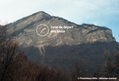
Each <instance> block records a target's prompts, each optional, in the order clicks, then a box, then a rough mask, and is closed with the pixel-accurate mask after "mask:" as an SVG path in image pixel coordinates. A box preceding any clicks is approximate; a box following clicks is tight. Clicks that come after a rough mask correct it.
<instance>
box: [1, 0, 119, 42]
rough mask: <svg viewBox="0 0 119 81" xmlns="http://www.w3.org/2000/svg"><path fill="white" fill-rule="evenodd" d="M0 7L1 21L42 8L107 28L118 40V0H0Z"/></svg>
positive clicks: (41, 9)
mask: <svg viewBox="0 0 119 81" xmlns="http://www.w3.org/2000/svg"><path fill="white" fill-rule="evenodd" d="M0 10H1V12H0V24H5V23H10V22H14V21H16V20H18V19H21V18H23V17H26V16H28V15H31V14H33V13H36V12H39V11H44V12H46V13H48V14H50V15H52V16H59V17H62V18H64V19H67V20H69V21H71V22H74V23H76V24H82V23H87V24H94V25H98V26H105V27H107V28H110V29H111V30H112V33H113V36H114V37H115V38H116V41H117V42H119V0H0Z"/></svg>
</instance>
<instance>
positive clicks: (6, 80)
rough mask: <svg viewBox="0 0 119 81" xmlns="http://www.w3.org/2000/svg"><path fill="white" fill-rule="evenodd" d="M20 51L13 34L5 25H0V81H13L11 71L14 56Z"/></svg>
mask: <svg viewBox="0 0 119 81" xmlns="http://www.w3.org/2000/svg"><path fill="white" fill-rule="evenodd" d="M18 53H20V52H19V51H18V43H17V42H15V41H14V39H13V34H9V33H8V30H7V25H5V26H0V70H1V73H0V75H1V77H0V80H1V81H13V80H12V75H13V74H12V71H13V70H14V68H13V66H14V63H15V57H16V56H17V54H18Z"/></svg>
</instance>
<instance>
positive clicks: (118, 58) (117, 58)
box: [103, 51, 119, 77]
mask: <svg viewBox="0 0 119 81" xmlns="http://www.w3.org/2000/svg"><path fill="white" fill-rule="evenodd" d="M104 54H105V65H104V70H103V73H104V75H105V76H107V77H119V52H118V51H114V57H112V56H111V54H110V52H109V51H105V53H104Z"/></svg>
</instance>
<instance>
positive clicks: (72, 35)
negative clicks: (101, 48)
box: [8, 11, 115, 48]
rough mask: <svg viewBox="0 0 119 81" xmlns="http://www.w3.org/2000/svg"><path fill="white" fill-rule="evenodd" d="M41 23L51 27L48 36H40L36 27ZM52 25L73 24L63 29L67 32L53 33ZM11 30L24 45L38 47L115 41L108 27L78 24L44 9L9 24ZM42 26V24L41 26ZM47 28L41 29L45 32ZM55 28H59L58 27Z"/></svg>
mask: <svg viewBox="0 0 119 81" xmlns="http://www.w3.org/2000/svg"><path fill="white" fill-rule="evenodd" d="M40 24H45V25H47V26H48V28H49V33H48V34H47V35H46V36H39V35H38V34H37V33H36V31H37V30H36V28H37V27H38V26H39V25H40ZM51 26H62V27H64V26H72V27H73V28H71V29H66V28H65V29H63V30H65V33H51V31H52V29H51ZM8 27H9V31H11V32H13V31H15V32H16V36H15V38H16V39H17V40H18V41H19V43H20V45H23V46H35V47H38V48H41V47H44V46H57V45H78V44H81V43H88V42H97V41H99V42H111V41H115V38H114V37H113V36H112V31H111V30H110V29H108V28H106V27H99V26H95V25H89V24H82V25H77V24H75V23H72V22H69V21H67V20H65V19H63V18H59V17H55V16H51V15H49V14H47V13H45V12H43V11H41V12H38V13H35V14H32V15H30V16H28V17H24V18H22V19H20V20H18V21H16V22H14V23H11V24H9V25H8ZM39 28H40V26H39ZM45 29H46V30H47V28H43V29H41V30H39V31H41V33H45V32H46V31H44V30H45ZM55 30H58V28H56V29H55Z"/></svg>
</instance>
